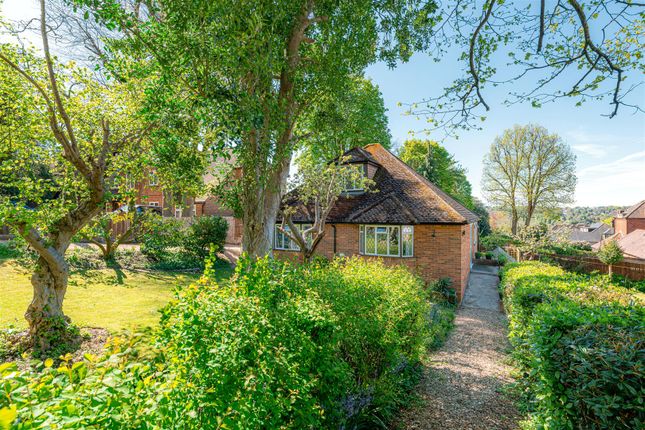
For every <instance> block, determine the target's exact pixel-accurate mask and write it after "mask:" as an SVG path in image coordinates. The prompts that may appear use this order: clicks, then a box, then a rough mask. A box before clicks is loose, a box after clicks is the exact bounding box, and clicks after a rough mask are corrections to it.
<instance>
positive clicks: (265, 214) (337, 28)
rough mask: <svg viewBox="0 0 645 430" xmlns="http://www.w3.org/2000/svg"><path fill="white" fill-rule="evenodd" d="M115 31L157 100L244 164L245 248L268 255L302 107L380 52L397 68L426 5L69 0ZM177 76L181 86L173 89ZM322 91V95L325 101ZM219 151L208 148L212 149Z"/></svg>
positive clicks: (416, 44) (334, 91)
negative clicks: (149, 79) (152, 77)
mask: <svg viewBox="0 0 645 430" xmlns="http://www.w3.org/2000/svg"><path fill="white" fill-rule="evenodd" d="M76 3H81V4H85V5H87V6H89V7H91V10H92V14H93V15H94V17H95V18H97V19H100V20H103V21H104V22H106V23H107V24H108V25H112V26H117V27H118V28H120V29H121V31H122V32H123V34H124V38H123V39H122V40H120V41H119V43H118V44H116V45H115V46H114V48H115V49H116V48H119V47H121V48H123V50H122V51H121V52H124V53H132V55H134V56H145V57H146V58H151V59H153V60H154V61H155V62H156V64H157V65H158V75H159V77H160V79H159V86H158V88H157V89H156V91H154V92H153V93H151V94H152V95H153V96H154V98H155V99H156V100H159V102H160V104H161V105H163V104H164V103H166V102H167V101H168V100H171V101H177V100H181V103H183V104H184V105H185V114H186V113H187V114H189V115H191V116H193V117H195V118H197V119H198V120H199V121H200V122H201V124H202V126H203V128H204V130H205V131H204V133H211V134H213V135H217V136H218V139H217V141H216V142H214V143H213V142H208V143H207V144H209V145H213V146H216V147H217V149H218V150H219V151H220V153H223V154H226V153H229V151H233V152H234V155H235V157H236V160H237V163H239V165H240V167H241V168H242V172H243V173H242V177H241V179H240V180H239V183H238V185H237V187H236V191H237V196H238V199H239V208H240V209H241V215H242V219H243V224H244V228H243V238H242V243H243V250H244V251H246V252H247V253H249V254H250V255H251V256H262V255H265V254H267V253H269V252H270V251H271V248H272V241H273V233H274V225H275V221H276V217H277V213H278V210H279V207H280V202H281V199H282V196H283V194H284V191H285V187H286V180H287V176H288V173H289V164H290V161H291V157H292V154H293V152H294V150H295V149H296V148H297V146H298V144H299V142H300V141H302V140H303V139H304V138H306V137H307V135H306V131H303V130H302V128H301V126H300V120H301V118H302V115H303V112H307V111H310V112H311V111H315V110H316V105H317V103H318V102H319V101H322V102H324V100H325V98H326V97H331V98H332V99H333V98H337V97H340V95H341V94H343V93H344V92H345V91H346V89H347V86H348V84H347V83H348V81H350V80H352V79H354V78H355V77H356V76H360V75H361V74H362V72H363V70H364V69H365V67H366V66H367V65H369V64H371V63H373V62H375V61H377V60H378V59H381V60H384V61H386V62H387V63H388V64H389V65H391V66H394V65H395V64H396V62H397V61H399V60H403V61H405V60H407V59H408V58H409V57H410V55H411V54H412V53H413V52H414V51H417V50H421V49H424V48H425V46H426V44H425V41H426V40H427V38H428V33H429V29H430V28H431V27H432V25H433V23H434V21H433V18H432V16H431V14H432V13H433V12H434V10H435V9H436V4H435V3H434V2H433V1H430V2H425V1H421V0H413V1H408V2H374V1H371V0H352V1H343V2H338V1H335V0H299V1H293V0H281V1H277V2H276V1H257V0H241V1H240V0H238V1H210V0H202V1H194V2H185V1H179V0H170V1H164V2H156V1H150V2H136V3H135V4H134V5H133V6H128V5H127V4H126V5H124V4H121V3H120V2H118V1H114V0H76ZM175 83H176V84H177V85H178V86H179V87H180V88H179V91H174V92H171V91H169V89H172V88H173V87H174V85H175ZM323 96H324V97H323ZM216 155H217V154H216Z"/></svg>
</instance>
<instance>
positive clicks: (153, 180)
mask: <svg viewBox="0 0 645 430" xmlns="http://www.w3.org/2000/svg"><path fill="white" fill-rule="evenodd" d="M148 185H150V186H151V187H154V186H157V185H159V179H158V178H157V175H156V174H154V173H151V174H150V176H149V177H148Z"/></svg>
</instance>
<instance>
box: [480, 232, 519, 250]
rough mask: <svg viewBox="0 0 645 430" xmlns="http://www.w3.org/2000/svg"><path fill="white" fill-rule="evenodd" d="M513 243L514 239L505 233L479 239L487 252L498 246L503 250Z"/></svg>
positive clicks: (496, 233) (492, 234) (495, 233)
mask: <svg viewBox="0 0 645 430" xmlns="http://www.w3.org/2000/svg"><path fill="white" fill-rule="evenodd" d="M512 241H513V239H512V238H511V236H509V235H507V234H504V233H499V232H493V233H491V234H489V235H488V236H482V237H481V238H480V239H479V243H480V245H481V246H482V248H484V249H485V250H487V251H492V250H493V249H495V248H497V247H498V246H499V247H500V248H503V247H504V246H506V245H508V244H509V243H511V242H512Z"/></svg>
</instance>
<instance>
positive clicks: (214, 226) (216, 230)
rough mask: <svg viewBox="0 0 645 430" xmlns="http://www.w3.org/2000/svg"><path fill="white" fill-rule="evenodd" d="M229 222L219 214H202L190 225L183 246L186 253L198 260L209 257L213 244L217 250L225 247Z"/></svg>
mask: <svg viewBox="0 0 645 430" xmlns="http://www.w3.org/2000/svg"><path fill="white" fill-rule="evenodd" d="M227 232H228V222H226V220H225V219H224V218H222V217H219V216H200V217H197V218H195V219H194V221H193V223H192V224H191V225H190V227H188V231H187V232H186V236H185V238H184V243H183V247H184V250H185V251H186V253H188V254H189V255H192V256H194V257H195V258H196V259H198V260H203V259H205V258H206V257H208V253H209V251H210V249H211V245H213V246H215V249H216V250H217V251H221V250H222V249H224V242H226V233H227Z"/></svg>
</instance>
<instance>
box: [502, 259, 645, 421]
mask: <svg viewBox="0 0 645 430" xmlns="http://www.w3.org/2000/svg"><path fill="white" fill-rule="evenodd" d="M502 289H503V292H504V303H505V305H506V308H507V310H508V312H509V323H510V333H509V337H510V339H511V342H512V344H513V346H514V348H515V351H514V357H515V360H516V362H517V363H518V365H519V367H520V370H522V372H523V374H524V378H523V381H522V383H523V384H524V386H525V390H526V391H527V392H528V393H529V398H528V399H529V410H530V411H531V419H530V425H532V428H557V429H560V428H562V429H574V428H585V429H600V428H603V429H605V428H610V429H630V428H639V427H641V426H642V424H643V422H644V421H645V412H644V411H643V408H642V402H641V401H640V399H642V396H643V386H645V385H644V384H645V370H644V369H643V366H642V363H643V362H644V359H645V354H644V352H643V351H644V349H643V347H644V346H645V345H644V341H643V339H645V308H644V307H643V302H642V299H639V298H638V296H636V295H634V294H633V293H632V292H631V291H629V290H627V289H624V288H620V287H618V286H616V285H614V284H613V283H612V282H611V281H610V279H609V278H607V277H604V276H599V275H594V276H589V275H580V274H572V273H567V272H565V271H564V270H562V269H561V268H559V267H554V266H550V265H547V264H544V263H539V262H526V263H521V264H510V265H507V266H506V268H505V269H504V271H503V281H502Z"/></svg>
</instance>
